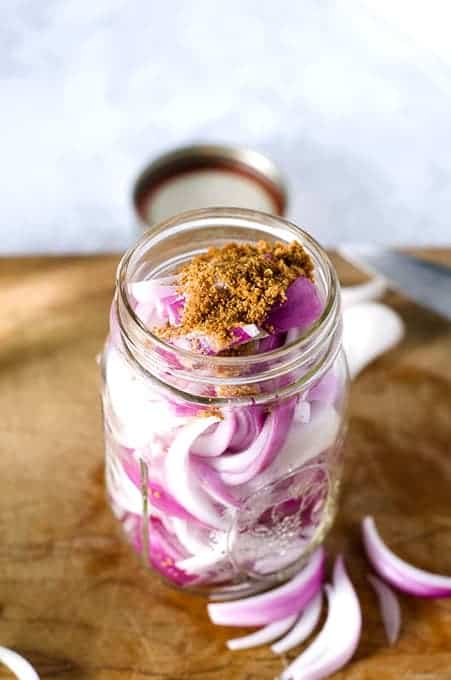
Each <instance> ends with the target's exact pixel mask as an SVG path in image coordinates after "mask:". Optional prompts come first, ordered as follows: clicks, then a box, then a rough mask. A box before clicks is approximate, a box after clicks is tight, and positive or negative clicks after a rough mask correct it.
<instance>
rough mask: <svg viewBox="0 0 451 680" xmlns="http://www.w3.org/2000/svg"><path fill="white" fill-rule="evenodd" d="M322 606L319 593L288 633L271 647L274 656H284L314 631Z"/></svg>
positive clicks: (321, 596)
mask: <svg viewBox="0 0 451 680" xmlns="http://www.w3.org/2000/svg"><path fill="white" fill-rule="evenodd" d="M322 606H323V595H322V593H321V592H320V593H318V594H317V595H315V597H314V598H313V599H312V600H311V601H310V602H309V603H308V605H307V606H306V607H305V609H304V610H303V611H302V613H301V615H300V617H299V619H298V620H297V622H296V623H295V624H294V626H293V628H292V629H291V630H290V631H289V633H287V635H285V637H283V638H282V639H281V640H279V641H278V642H276V643H275V644H273V645H272V647H271V651H273V652H274V654H285V652H289V651H290V649H293V647H297V645H300V644H301V643H302V642H304V640H306V639H307V638H308V637H309V635H311V633H313V631H314V630H315V628H316V626H317V624H318V621H319V618H320V616H321V609H322Z"/></svg>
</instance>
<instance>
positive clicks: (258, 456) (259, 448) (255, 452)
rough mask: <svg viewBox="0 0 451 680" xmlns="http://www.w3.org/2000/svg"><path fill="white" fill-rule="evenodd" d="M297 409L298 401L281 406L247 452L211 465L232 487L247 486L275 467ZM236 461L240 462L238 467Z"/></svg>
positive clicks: (225, 457)
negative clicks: (256, 477)
mask: <svg viewBox="0 0 451 680" xmlns="http://www.w3.org/2000/svg"><path fill="white" fill-rule="evenodd" d="M295 406H296V400H295V399H289V400H288V401H285V402H284V403H282V404H278V405H277V406H276V407H275V408H274V409H273V411H272V412H271V413H270V414H269V415H268V416H267V417H266V421H265V424H264V425H263V429H262V430H261V432H260V434H259V435H258V437H257V439H255V441H254V443H253V444H251V446H250V447H249V448H248V449H247V451H243V453H237V454H235V455H229V456H221V457H220V458H217V459H214V460H213V461H212V464H213V466H214V467H215V468H216V469H219V470H220V471H221V472H222V474H221V477H222V480H223V482H225V483H226V484H230V486H237V485H239V484H244V483H245V482H248V481H249V480H250V479H253V478H254V477H255V476H256V475H257V474H258V473H259V472H260V471H261V470H264V469H265V468H266V467H268V466H269V465H270V464H271V463H272V461H273V460H274V458H275V457H276V455H277V454H278V453H279V451H280V449H281V448H282V447H283V445H284V443H285V440H286V438H287V436H288V433H289V431H290V425H291V421H292V420H293V414H294V409H295ZM233 459H239V460H238V461H236V463H235V461H234V460H233ZM224 461H226V462H225V464H224ZM224 470H225V471H224ZM223 471H224V472H223Z"/></svg>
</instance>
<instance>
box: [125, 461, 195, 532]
mask: <svg viewBox="0 0 451 680" xmlns="http://www.w3.org/2000/svg"><path fill="white" fill-rule="evenodd" d="M121 462H122V467H123V468H124V471H125V474H126V475H127V477H128V478H129V479H130V481H131V482H132V483H133V484H134V485H135V486H136V487H137V488H138V490H139V491H140V492H141V473H140V469H139V465H138V462H137V461H136V460H135V459H134V458H132V457H131V456H130V455H128V456H127V457H125V456H124V457H122V459H121ZM148 497H149V503H150V505H151V506H152V507H154V508H156V509H157V510H159V511H160V512H163V513H164V514H165V515H168V516H169V517H178V518H180V519H189V520H196V518H195V517H194V516H193V515H192V514H191V513H190V512H188V511H187V510H185V508H184V507H183V506H182V505H180V503H179V502H178V501H176V499H175V498H174V497H173V496H171V494H169V493H168V492H167V491H166V490H165V489H164V488H163V487H162V485H161V484H158V482H154V481H152V480H151V479H149V482H148ZM196 521H197V520H196Z"/></svg>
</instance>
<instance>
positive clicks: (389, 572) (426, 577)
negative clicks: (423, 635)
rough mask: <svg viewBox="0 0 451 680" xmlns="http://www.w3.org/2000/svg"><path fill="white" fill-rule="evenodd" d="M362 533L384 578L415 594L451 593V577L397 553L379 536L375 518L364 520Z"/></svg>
mask: <svg viewBox="0 0 451 680" xmlns="http://www.w3.org/2000/svg"><path fill="white" fill-rule="evenodd" d="M362 533H363V542H364V545H365V550H366V554H367V556H368V559H369V561H370V562H371V564H372V566H373V568H374V570H375V571H376V572H377V573H378V574H379V576H381V577H382V578H383V579H384V581H387V582H388V583H389V584H390V585H392V586H394V587H395V588H397V589H398V590H401V591H402V592H404V593H408V594H409V595H415V596H416V597H426V598H429V597H450V596H451V577H449V576H442V575H440V574H434V573H431V572H429V571H425V570H424V569H418V568H417V567H414V566H412V565H411V564H409V563H408V562H405V561H404V560H402V559H401V558H399V557H398V556H397V555H395V553H394V552H392V551H391V550H390V548H388V546H387V545H386V544H385V543H384V542H383V540H382V539H381V537H380V536H379V533H378V531H377V529H376V525H375V523H374V519H373V518H372V517H365V519H364V520H363V522H362Z"/></svg>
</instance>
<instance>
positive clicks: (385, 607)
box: [368, 574, 401, 645]
mask: <svg viewBox="0 0 451 680" xmlns="http://www.w3.org/2000/svg"><path fill="white" fill-rule="evenodd" d="M368 581H369V582H370V583H371V585H372V587H373V589H374V592H375V593H376V595H377V599H378V601H379V608H380V611H381V617H382V622H383V624H384V628H385V634H386V635H387V640H388V642H389V643H390V644H391V645H394V644H395V642H396V641H397V640H398V638H399V631H400V630H401V607H400V606H399V600H398V598H397V597H396V595H395V593H394V592H393V590H392V589H391V588H390V586H388V585H387V584H386V583H384V582H383V581H381V580H380V579H379V578H377V576H373V575H372V574H368Z"/></svg>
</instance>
